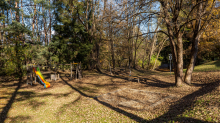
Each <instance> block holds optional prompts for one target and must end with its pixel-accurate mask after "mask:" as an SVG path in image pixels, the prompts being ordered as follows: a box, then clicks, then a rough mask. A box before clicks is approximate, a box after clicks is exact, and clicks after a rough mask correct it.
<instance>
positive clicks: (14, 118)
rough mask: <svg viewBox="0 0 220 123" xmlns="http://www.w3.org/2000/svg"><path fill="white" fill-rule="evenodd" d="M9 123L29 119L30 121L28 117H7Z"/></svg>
mask: <svg viewBox="0 0 220 123" xmlns="http://www.w3.org/2000/svg"><path fill="white" fill-rule="evenodd" d="M9 119H10V121H11V122H19V121H20V122H25V121H27V120H29V119H31V117H30V116H22V115H19V116H16V117H9Z"/></svg>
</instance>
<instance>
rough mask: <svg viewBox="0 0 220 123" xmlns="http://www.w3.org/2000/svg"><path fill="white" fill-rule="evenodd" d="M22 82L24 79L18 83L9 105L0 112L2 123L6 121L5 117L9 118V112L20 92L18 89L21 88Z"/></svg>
mask: <svg viewBox="0 0 220 123" xmlns="http://www.w3.org/2000/svg"><path fill="white" fill-rule="evenodd" d="M21 83H22V80H21V79H20V80H19V82H18V84H17V87H16V89H15V91H14V93H13V94H12V96H11V98H10V100H9V101H8V103H7V105H6V106H5V107H4V108H3V110H2V112H1V113H0V122H1V123H4V121H5V119H6V118H7V114H8V112H9V110H10V108H11V106H12V104H13V102H14V100H15V98H16V96H17V93H18V90H19V89H20V87H21Z"/></svg>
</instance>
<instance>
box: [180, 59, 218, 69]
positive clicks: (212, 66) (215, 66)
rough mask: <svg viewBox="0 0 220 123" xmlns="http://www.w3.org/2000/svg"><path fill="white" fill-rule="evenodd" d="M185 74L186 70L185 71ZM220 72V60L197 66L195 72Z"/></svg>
mask: <svg viewBox="0 0 220 123" xmlns="http://www.w3.org/2000/svg"><path fill="white" fill-rule="evenodd" d="M183 71H184V72H185V71H186V69H184V70H183ZM212 71H220V60H216V61H211V62H207V63H204V64H202V65H198V66H195V68H194V72H212Z"/></svg>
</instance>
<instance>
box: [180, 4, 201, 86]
mask: <svg viewBox="0 0 220 123" xmlns="http://www.w3.org/2000/svg"><path fill="white" fill-rule="evenodd" d="M198 2H201V1H198ZM202 9H203V8H202V3H200V4H199V7H198V10H197V19H196V24H195V31H194V35H193V40H192V49H191V58H190V62H189V65H188V67H187V71H186V74H185V78H184V79H185V83H187V84H191V79H192V72H193V70H194V66H195V63H196V56H197V53H198V43H199V39H200V37H201V33H199V31H200V29H201V13H202Z"/></svg>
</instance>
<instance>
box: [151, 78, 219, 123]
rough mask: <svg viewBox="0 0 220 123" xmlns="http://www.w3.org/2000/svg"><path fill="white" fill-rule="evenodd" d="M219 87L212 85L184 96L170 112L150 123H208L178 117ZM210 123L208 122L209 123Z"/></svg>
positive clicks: (217, 84) (217, 83) (216, 84)
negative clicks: (200, 97) (198, 98)
mask: <svg viewBox="0 0 220 123" xmlns="http://www.w3.org/2000/svg"><path fill="white" fill-rule="evenodd" d="M218 86H219V82H218V81H217V82H215V83H210V84H207V85H204V86H203V87H202V88H201V89H199V90H197V91H195V92H193V93H191V94H189V95H186V96H184V97H183V98H181V99H180V100H179V101H177V102H175V103H174V104H172V105H171V106H170V109H169V111H168V112H166V113H165V114H163V115H162V116H159V117H157V118H155V119H153V120H151V121H148V122H155V123H156V122H166V121H179V122H206V121H201V120H197V119H193V118H187V117H178V115H181V114H183V113H184V112H185V110H187V109H190V108H192V106H193V105H194V104H195V101H194V100H195V99H196V98H197V97H199V96H203V95H205V94H207V93H209V92H212V91H213V90H215V89H216V88H217V87H218ZM207 123H208V122H207Z"/></svg>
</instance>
